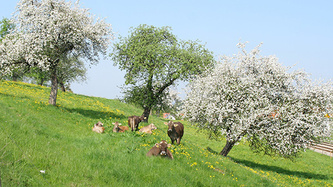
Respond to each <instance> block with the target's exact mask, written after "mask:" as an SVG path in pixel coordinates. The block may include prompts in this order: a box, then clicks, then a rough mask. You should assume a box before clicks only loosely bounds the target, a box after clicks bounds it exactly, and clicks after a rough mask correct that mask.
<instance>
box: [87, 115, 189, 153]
mask: <svg viewBox="0 0 333 187" xmlns="http://www.w3.org/2000/svg"><path fill="white" fill-rule="evenodd" d="M144 119H145V117H143V116H129V117H128V126H121V124H120V123H118V122H115V123H112V124H113V125H114V128H113V132H125V131H128V130H130V129H131V130H132V131H138V130H139V123H140V122H142V121H143V120H144ZM164 124H165V125H168V136H169V137H170V139H171V143H172V144H173V143H174V142H175V141H176V142H177V144H180V140H181V139H182V137H183V135H184V125H183V124H182V123H180V122H173V121H169V122H168V123H167V122H165V123H164ZM155 129H157V127H156V126H155V125H154V124H150V125H148V126H145V127H142V128H141V129H140V130H139V132H142V133H149V134H152V131H153V130H155ZM92 130H93V131H95V132H97V133H103V132H104V130H105V129H104V127H103V123H101V122H100V121H99V122H98V123H96V124H95V125H94V127H93V129H92ZM170 146H171V144H168V143H167V141H165V140H162V141H161V142H159V143H156V144H155V145H154V146H153V147H152V148H151V149H150V150H149V151H148V153H147V156H162V157H168V158H170V159H173V156H172V153H171V152H170V150H168V147H170Z"/></svg>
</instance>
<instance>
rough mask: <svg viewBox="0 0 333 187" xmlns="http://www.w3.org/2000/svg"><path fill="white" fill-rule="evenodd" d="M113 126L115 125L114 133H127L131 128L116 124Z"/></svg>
mask: <svg viewBox="0 0 333 187" xmlns="http://www.w3.org/2000/svg"><path fill="white" fill-rule="evenodd" d="M112 124H113V125H114V127H113V132H125V131H127V130H129V128H128V127H127V126H120V125H121V123H118V122H115V123H112Z"/></svg>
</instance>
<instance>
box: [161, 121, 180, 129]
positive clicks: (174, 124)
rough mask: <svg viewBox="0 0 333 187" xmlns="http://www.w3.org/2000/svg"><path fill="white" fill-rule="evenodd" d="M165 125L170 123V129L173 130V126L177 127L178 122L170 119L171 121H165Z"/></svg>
mask: <svg viewBox="0 0 333 187" xmlns="http://www.w3.org/2000/svg"><path fill="white" fill-rule="evenodd" d="M164 124H165V125H168V126H169V127H168V131H172V129H173V128H175V127H177V126H178V124H176V123H174V122H173V121H169V123H167V122H165V123H164Z"/></svg>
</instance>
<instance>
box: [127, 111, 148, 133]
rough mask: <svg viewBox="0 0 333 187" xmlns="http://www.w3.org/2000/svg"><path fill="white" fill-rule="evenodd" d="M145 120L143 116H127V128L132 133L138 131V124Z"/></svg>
mask: <svg viewBox="0 0 333 187" xmlns="http://www.w3.org/2000/svg"><path fill="white" fill-rule="evenodd" d="M144 119H146V118H145V117H144V116H143V115H142V116H129V117H128V126H129V127H130V128H131V130H132V131H134V129H135V131H137V130H139V129H138V127H139V123H140V122H141V121H143V120H144Z"/></svg>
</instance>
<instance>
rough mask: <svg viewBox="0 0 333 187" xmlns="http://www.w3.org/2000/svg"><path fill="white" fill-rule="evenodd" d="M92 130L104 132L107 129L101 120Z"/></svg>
mask: <svg viewBox="0 0 333 187" xmlns="http://www.w3.org/2000/svg"><path fill="white" fill-rule="evenodd" d="M92 130H93V131H95V132H97V133H103V132H104V130H105V129H104V127H103V123H102V122H100V121H99V122H97V123H96V124H95V125H94V127H93V129H92Z"/></svg>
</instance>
